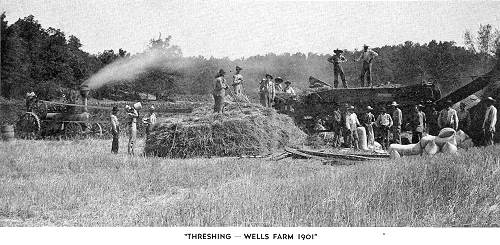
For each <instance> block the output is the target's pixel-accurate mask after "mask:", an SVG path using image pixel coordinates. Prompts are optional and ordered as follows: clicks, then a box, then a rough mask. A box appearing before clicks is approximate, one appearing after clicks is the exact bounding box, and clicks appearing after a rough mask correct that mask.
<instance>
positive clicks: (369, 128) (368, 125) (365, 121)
mask: <svg viewBox="0 0 500 245" xmlns="http://www.w3.org/2000/svg"><path fill="white" fill-rule="evenodd" d="M372 110H373V108H372V107H371V106H367V107H366V112H365V113H364V114H363V116H361V125H362V126H363V127H364V128H365V129H366V138H367V141H368V142H367V143H368V145H369V146H372V145H373V143H374V142H375V137H374V135H373V123H375V116H374V115H373V114H372Z"/></svg>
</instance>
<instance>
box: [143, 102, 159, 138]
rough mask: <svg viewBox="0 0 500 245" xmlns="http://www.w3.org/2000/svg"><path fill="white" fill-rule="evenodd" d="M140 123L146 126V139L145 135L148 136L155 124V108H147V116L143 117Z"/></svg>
mask: <svg viewBox="0 0 500 245" xmlns="http://www.w3.org/2000/svg"><path fill="white" fill-rule="evenodd" d="M142 123H144V124H145V125H146V137H147V135H149V132H151V129H152V128H153V125H154V124H155V123H156V113H155V107H154V106H153V105H151V106H150V107H149V116H147V117H144V118H143V119H142Z"/></svg>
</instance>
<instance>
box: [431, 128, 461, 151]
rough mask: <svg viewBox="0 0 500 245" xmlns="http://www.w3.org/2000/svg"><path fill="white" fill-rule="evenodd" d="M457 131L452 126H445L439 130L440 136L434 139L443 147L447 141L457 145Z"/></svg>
mask: <svg viewBox="0 0 500 245" xmlns="http://www.w3.org/2000/svg"><path fill="white" fill-rule="evenodd" d="M455 133H456V132H455V130H454V129H452V128H443V129H441V131H439V135H438V137H436V138H435V139H434V143H436V145H437V146H438V147H439V148H442V147H443V145H444V144H446V143H447V142H449V143H450V144H453V145H457V141H456V139H455Z"/></svg>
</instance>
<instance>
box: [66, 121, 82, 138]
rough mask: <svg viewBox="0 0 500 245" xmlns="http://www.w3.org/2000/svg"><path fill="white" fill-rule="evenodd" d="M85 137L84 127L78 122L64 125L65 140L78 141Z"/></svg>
mask: <svg viewBox="0 0 500 245" xmlns="http://www.w3.org/2000/svg"><path fill="white" fill-rule="evenodd" d="M81 136H83V129H82V125H80V123H77V122H65V123H64V138H65V139H69V140H71V139H76V138H78V137H81Z"/></svg>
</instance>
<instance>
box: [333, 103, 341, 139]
mask: <svg viewBox="0 0 500 245" xmlns="http://www.w3.org/2000/svg"><path fill="white" fill-rule="evenodd" d="M341 113H342V112H340V107H338V106H337V107H335V110H334V111H333V122H332V131H333V134H334V135H333V147H335V148H337V147H340V144H341V141H340V137H342V128H343V125H342V114H341Z"/></svg>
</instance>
